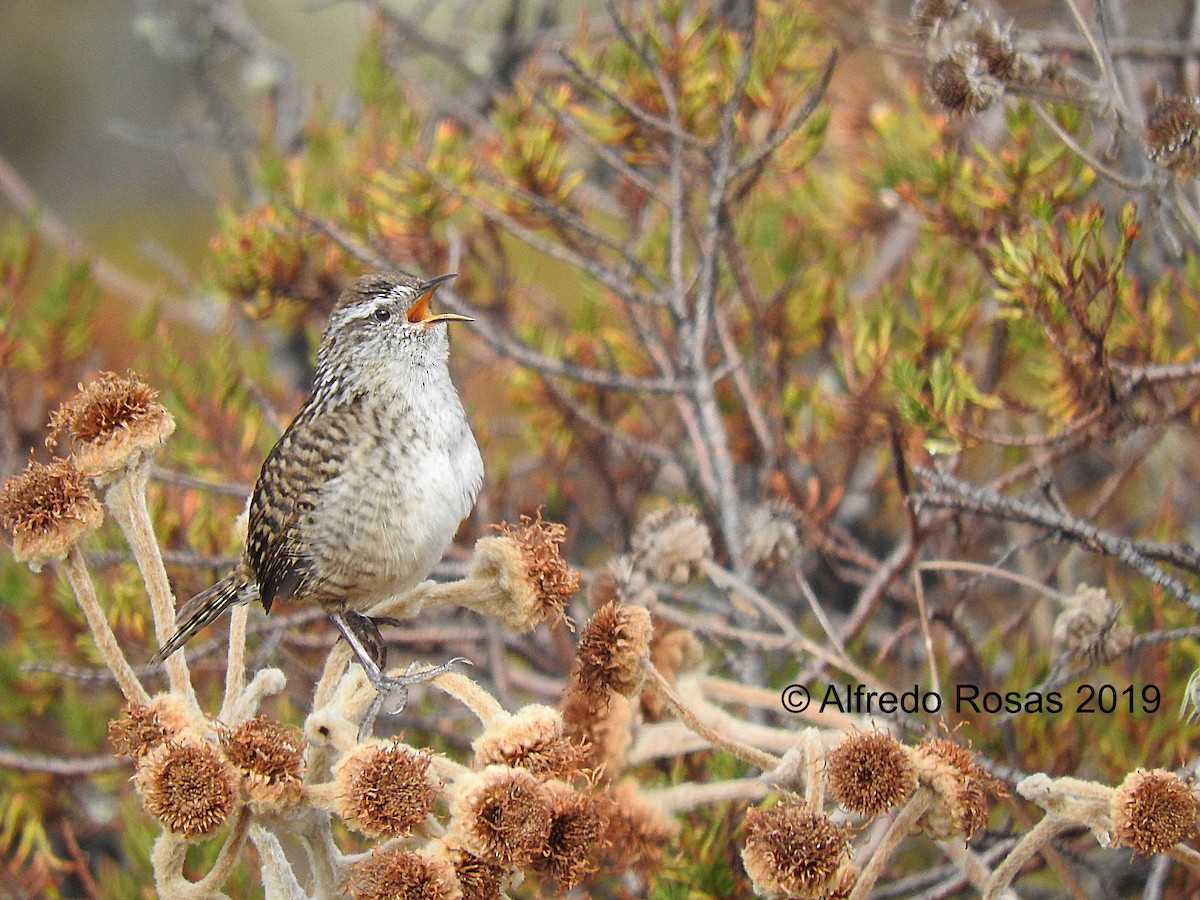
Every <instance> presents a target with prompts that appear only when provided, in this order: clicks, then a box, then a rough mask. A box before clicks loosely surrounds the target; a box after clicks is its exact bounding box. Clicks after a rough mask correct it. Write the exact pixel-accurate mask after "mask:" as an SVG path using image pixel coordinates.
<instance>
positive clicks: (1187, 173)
mask: <svg viewBox="0 0 1200 900" xmlns="http://www.w3.org/2000/svg"><path fill="white" fill-rule="evenodd" d="M1198 132H1200V97H1180V96H1172V97H1161V98H1160V99H1159V100H1158V102H1157V103H1155V104H1154V105H1153V106H1152V107H1151V108H1150V111H1149V112H1148V113H1147V114H1146V147H1147V152H1148V153H1149V156H1150V158H1151V159H1152V160H1154V162H1156V163H1158V165H1160V166H1162V167H1163V168H1164V169H1167V170H1169V171H1171V172H1174V173H1175V174H1176V175H1181V176H1184V177H1191V176H1193V175H1196V174H1200V141H1198V140H1197V133H1198Z"/></svg>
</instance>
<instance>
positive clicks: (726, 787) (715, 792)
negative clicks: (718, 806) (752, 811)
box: [645, 778, 773, 813]
mask: <svg viewBox="0 0 1200 900" xmlns="http://www.w3.org/2000/svg"><path fill="white" fill-rule="evenodd" d="M772 790H773V789H772V787H771V786H770V785H769V784H764V783H763V782H762V781H761V780H760V779H758V778H733V779H730V780H729V781H715V782H710V783H707V784H697V783H694V782H689V783H685V784H677V785H674V786H672V787H669V788H662V789H660V790H656V791H646V792H645V797H646V799H647V800H649V801H651V802H652V803H654V804H655V806H657V807H658V808H660V809H661V810H662V811H663V812H666V813H683V812H689V811H690V810H693V809H698V808H699V807H701V806H707V805H708V804H710V803H725V802H728V801H730V800H750V801H755V800H762V799H763V798H765V797H766V796H767V795H768V794H770V793H771V791H772Z"/></svg>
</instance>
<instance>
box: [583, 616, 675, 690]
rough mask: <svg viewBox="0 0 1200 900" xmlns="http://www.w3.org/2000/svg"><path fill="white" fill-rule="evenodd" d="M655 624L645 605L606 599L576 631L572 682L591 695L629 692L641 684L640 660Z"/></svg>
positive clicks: (641, 669)
mask: <svg viewBox="0 0 1200 900" xmlns="http://www.w3.org/2000/svg"><path fill="white" fill-rule="evenodd" d="M653 631H654V628H653V625H652V623H651V621H650V613H649V611H647V610H646V609H645V608H644V607H641V606H630V605H628V604H625V603H606V604H605V605H604V606H602V607H601V608H600V609H598V610H596V612H595V613H594V614H593V615H592V617H591V618H590V619H588V622H587V624H586V625H584V626H583V631H582V632H581V633H580V635H579V647H578V648H576V651H575V668H574V670H573V671H572V673H571V681H572V686H574V685H578V686H579V688H580V689H581V690H582V691H583V692H585V693H587V694H590V695H592V696H607V695H608V694H610V693H614V694H623V695H624V696H627V697H628V696H632V695H633V694H634V693H635V692H636V691H637V690H639V689H640V688H641V686H642V679H643V678H644V677H645V672H644V670H643V668H642V660H643V658H644V657H645V656H646V654H647V653H648V652H649V649H650V637H651V635H652V634H653Z"/></svg>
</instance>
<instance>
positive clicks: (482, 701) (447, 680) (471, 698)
mask: <svg viewBox="0 0 1200 900" xmlns="http://www.w3.org/2000/svg"><path fill="white" fill-rule="evenodd" d="M430 684H432V685H433V686H434V687H436V688H438V689H440V690H442V691H445V692H446V693H447V694H449V695H450V696H451V697H453V698H454V699H455V700H457V701H458V702H459V703H461V704H462V705H463V706H465V707H466V708H467V709H469V710H470V711H471V712H473V713H474V714H475V716H476V717H477V718H478V719H479V721H480V722H481V723H483V725H484V726H487V725H490V724H491V723H492V722H495V721H496V720H498V719H500V718H501V717H507V716H508V712H507V711H506V710H505V709H504V707H503V706H501V705H500V702H499V701H498V700H497V699H496V698H495V697H493V696H492V695H491V694H489V693H488V692H487V691H486V690H484V689H483V687H481V686H480V685H479V684H477V683H476V682H474V681H472V680H471V679H470V678H468V677H467V676H466V675H463V674H462V673H461V672H444V673H443V674H441V675H439V676H438V677H437V678H434V679H432V680H431V681H430Z"/></svg>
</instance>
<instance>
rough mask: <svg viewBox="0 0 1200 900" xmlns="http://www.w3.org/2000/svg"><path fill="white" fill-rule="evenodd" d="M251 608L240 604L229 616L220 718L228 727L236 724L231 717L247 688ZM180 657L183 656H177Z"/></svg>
mask: <svg viewBox="0 0 1200 900" xmlns="http://www.w3.org/2000/svg"><path fill="white" fill-rule="evenodd" d="M249 616H250V607H249V606H247V605H246V604H244V603H239V604H238V605H237V606H235V607H234V608H233V610H232V611H231V612H230V615H229V656H228V658H227V659H226V664H225V698H224V700H222V702H221V714H220V715H219V716H218V718H220V719H221V721H222V722H225V723H226V724H227V725H232V724H234V723H233V722H231V721H230V719H229V716H230V715H231V714H232V713H233V708H234V705H235V704H236V703H237V701H238V698H239V697H241V695H242V691H243V690H244V689H245V687H246V620H247V618H248V617H249ZM175 655H176V656H179V655H181V654H175Z"/></svg>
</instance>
